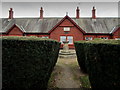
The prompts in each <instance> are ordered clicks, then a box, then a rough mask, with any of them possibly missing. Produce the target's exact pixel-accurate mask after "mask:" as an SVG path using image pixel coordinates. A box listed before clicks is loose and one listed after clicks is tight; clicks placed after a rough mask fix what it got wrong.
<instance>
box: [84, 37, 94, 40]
mask: <svg viewBox="0 0 120 90" xmlns="http://www.w3.org/2000/svg"><path fill="white" fill-rule="evenodd" d="M85 40H93V37H85Z"/></svg>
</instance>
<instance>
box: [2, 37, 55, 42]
mask: <svg viewBox="0 0 120 90" xmlns="http://www.w3.org/2000/svg"><path fill="white" fill-rule="evenodd" d="M0 39H2V40H19V41H27V40H28V41H53V42H57V41H56V40H52V39H48V38H40V37H36V36H29V37H28V36H27V37H26V36H2V37H0Z"/></svg>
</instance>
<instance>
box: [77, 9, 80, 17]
mask: <svg viewBox="0 0 120 90" xmlns="http://www.w3.org/2000/svg"><path fill="white" fill-rule="evenodd" d="M79 11H80V9H79V7H77V9H76V18H77V19H79V18H80V13H79Z"/></svg>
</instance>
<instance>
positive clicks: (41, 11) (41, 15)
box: [40, 7, 43, 19]
mask: <svg viewBox="0 0 120 90" xmlns="http://www.w3.org/2000/svg"><path fill="white" fill-rule="evenodd" d="M40 19H43V8H42V7H41V9H40Z"/></svg>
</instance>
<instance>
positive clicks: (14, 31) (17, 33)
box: [8, 26, 23, 36]
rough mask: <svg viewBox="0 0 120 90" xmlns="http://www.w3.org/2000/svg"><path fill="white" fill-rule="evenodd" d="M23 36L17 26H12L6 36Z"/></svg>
mask: <svg viewBox="0 0 120 90" xmlns="http://www.w3.org/2000/svg"><path fill="white" fill-rule="evenodd" d="M12 35H13V36H23V32H22V31H21V30H20V29H19V28H18V27H16V26H15V27H13V28H12V29H11V30H10V31H9V32H8V36H12Z"/></svg>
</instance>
